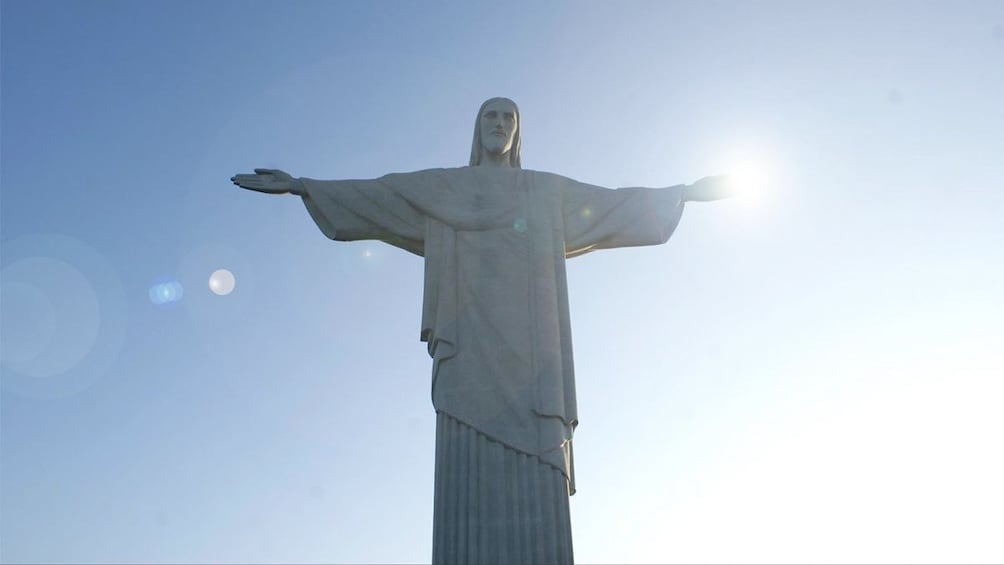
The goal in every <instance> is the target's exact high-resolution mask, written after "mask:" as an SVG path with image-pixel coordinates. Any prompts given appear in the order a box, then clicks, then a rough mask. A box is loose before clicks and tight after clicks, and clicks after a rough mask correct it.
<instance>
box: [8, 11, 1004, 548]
mask: <svg viewBox="0 0 1004 565" xmlns="http://www.w3.org/2000/svg"><path fill="white" fill-rule="evenodd" d="M0 25H2V29H0V31H2V33H0V63H2V65H0V79H2V82H0V96H2V106H0V110H2V117H0V118H2V122H0V123H2V136H0V149H2V169H0V181H2V202H0V214H2V216H0V219H2V262H3V272H2V284H3V288H2V295H0V297H2V319H3V325H2V345H3V351H2V354H3V365H2V413H0V423H2V436H0V440H2V441H0V456H2V459H0V465H2V467H0V472H2V476H0V481H2V482H0V486H2V494H0V507H2V509H0V560H2V561H3V562H5V563H6V562H11V563H14V562H17V563H36V562H45V563H52V562H80V563H96V562H100V563H118V562H131V563H144V562H178V563H194V562H199V563H206V562H211V563H216V562H221V563H222V562H250V563H267V562H300V563H313V562H335V563H338V562H347V563H366V562H373V563H385V562H423V561H428V559H429V558H430V556H431V530H432V488H433V480H432V478H433V455H434V422H435V418H434V413H433V410H432V406H431V403H430V397H429V394H430V391H429V381H430V378H429V375H430V362H429V359H428V356H427V354H426V353H425V349H424V344H422V343H420V342H419V341H418V332H419V317H420V313H421V296H422V289H421V285H422V262H421V259H420V258H417V257H415V256H411V255H408V254H407V253H405V252H402V251H400V250H397V249H394V248H391V247H389V246H386V245H384V244H381V243H379V242H356V243H350V244H345V243H335V242H332V241H330V240H328V239H326V238H325V237H324V236H323V235H322V234H321V233H320V231H319V230H318V229H317V228H316V227H315V226H314V225H313V222H312V221H311V220H310V218H309V216H308V215H307V213H306V211H305V210H304V208H303V205H302V204H301V202H300V201H299V199H297V198H295V197H273V196H266V195H262V194H256V193H251V192H246V191H241V190H239V189H237V188H236V187H234V186H232V185H231V184H230V182H229V178H230V176H231V175H233V174H235V173H238V172H251V170H252V169H253V168H255V167H275V168H282V169H285V170H287V171H289V172H291V173H292V174H294V175H297V176H309V177H314V178H370V177H376V176H380V175H382V174H385V173H388V172H400V171H410V170H417V169H423V168H430V167H449V166H461V165H465V164H466V162H467V158H468V154H469V148H470V139H471V137H470V136H471V133H472V126H473V123H474V115H475V112H476V110H477V108H478V105H479V104H480V103H481V102H482V101H483V100H484V99H486V98H488V97H491V96H508V97H510V98H512V99H514V100H515V101H516V102H517V103H518V104H519V105H520V108H521V111H522V118H523V123H522V124H521V127H522V137H523V164H524V167H526V168H530V169H538V170H546V171H552V172H556V173H560V174H564V175H567V176H570V177H573V178H576V179H578V180H581V181H584V182H589V183H593V184H598V185H603V186H609V187H619V186H668V185H673V184H679V183H690V182H693V181H695V180H696V179H698V178H700V177H703V176H706V175H709V174H715V173H721V172H728V171H730V170H735V169H738V168H741V167H744V166H748V165H751V166H753V167H754V168H757V169H759V171H760V173H761V175H762V178H763V179H765V182H764V186H763V189H762V190H759V191H756V192H753V193H750V194H748V195H747V196H746V197H743V198H737V199H734V200H731V201H728V202H718V203H695V204H688V206H687V209H686V211H685V213H684V217H683V220H682V222H681V224H680V227H679V229H678V230H677V232H676V233H675V234H674V236H673V238H672V239H671V240H670V242H669V243H668V244H667V245H664V246H660V247H647V248H636V249H625V250H613V251H602V252H598V253H595V254H590V255H587V256H585V257H582V258H578V259H574V260H571V261H570V262H569V266H568V269H569V292H570V296H571V302H572V304H571V308H572V326H573V333H574V342H575V349H576V367H577V379H578V391H579V414H580V418H581V425H580V426H579V429H578V433H577V435H576V464H577V465H576V468H577V479H578V481H577V483H578V488H579V492H578V493H577V494H576V495H575V496H574V497H573V498H572V501H571V507H572V528H573V537H574V542H575V552H576V558H577V560H578V561H580V562H583V563H602V562H617V563H621V562H629V563H630V562H639V563H641V562H652V563H667V562H869V563H874V562H946V561H947V562H1000V561H1002V560H1004V546H1002V544H1001V541H1000V533H1001V532H1002V531H1004V514H1002V513H1001V508H1004V482H1002V481H1001V479H1000V478H1001V477H1002V476H1004V450H1002V449H1001V445H1002V442H1001V431H1002V430H1004V410H1002V409H1001V406H1002V403H1004V380H1002V379H1004V352H1002V349H1004V347H1002V346H1004V292H1002V289H1004V3H1001V2H999V1H990V2H951V3H950V2H917V1H909V2H893V1H889V2H651V3H630V2H629V3H617V4H614V3H603V4H593V3H563V2H559V3H541V4H540V5H538V4H536V3H533V4H530V3H527V4H523V3H519V2H505V3H494V4H473V3H461V2H456V3H429V4H427V3H418V2H393V3H392V2H379V3H377V2H373V3H371V2H250V1H248V2H207V3H199V2H177V1H171V2H156V1H146V2H127V1H122V2H101V1H88V2H46V1H32V2H27V1H9V0H4V2H3V3H2V4H0ZM217 269H227V270H229V271H230V272H232V273H233V275H234V278H235V283H236V285H235V287H234V289H233V292H231V293H230V294H226V295H217V294H215V293H214V292H212V290H211V289H210V286H209V277H210V274H211V273H213V272H214V271H216V270H217ZM157 285H167V286H166V287H163V286H157ZM164 288H168V289H170V292H169V293H168V294H165V295H163V296H161V295H158V294H157V292H158V290H157V289H164ZM151 289H153V294H151ZM168 295H170V296H168ZM165 297H166V298H170V299H173V301H172V300H169V301H167V302H164V299H165ZM158 302H163V303H158Z"/></svg>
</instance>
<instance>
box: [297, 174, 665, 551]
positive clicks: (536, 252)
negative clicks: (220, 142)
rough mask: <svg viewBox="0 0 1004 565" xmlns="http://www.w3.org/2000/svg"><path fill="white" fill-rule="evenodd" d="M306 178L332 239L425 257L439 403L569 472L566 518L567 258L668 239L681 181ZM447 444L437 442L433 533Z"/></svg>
mask: <svg viewBox="0 0 1004 565" xmlns="http://www.w3.org/2000/svg"><path fill="white" fill-rule="evenodd" d="M301 180H302V182H303V185H304V187H305V191H306V193H305V195H304V196H303V200H304V203H305V204H306V207H307V210H308V211H309V212H310V215H311V217H312V218H313V219H314V221H315V222H316V223H317V225H318V227H319V228H320V229H321V231H322V232H323V233H324V234H325V235H326V236H328V237H329V238H331V239H334V240H339V241H353V240H360V239H377V240H382V241H385V242H387V243H389V244H391V245H395V246H397V247H400V248H402V249H405V250H407V251H409V252H412V253H415V254H418V255H421V256H423V257H425V293H424V302H423V309H422V326H421V332H420V337H421V339H422V340H423V341H425V342H427V344H428V350H429V354H430V356H431V357H432V359H433V370H432V402H433V406H434V407H435V409H436V411H437V412H439V413H441V414H445V415H447V416H449V418H450V420H449V421H450V422H453V421H456V422H457V423H459V425H462V426H468V427H470V428H471V429H472V430H473V432H476V437H482V438H484V439H485V440H486V441H490V442H493V443H497V444H498V445H500V446H503V447H505V448H506V449H508V450H513V453H520V454H526V455H529V456H532V457H535V458H537V459H539V461H540V462H541V463H543V464H546V465H549V466H550V467H552V468H553V469H554V470H556V471H558V472H560V473H561V475H562V476H563V477H564V479H565V481H566V483H567V485H566V486H567V489H566V492H565V493H563V495H562V496H564V498H565V502H564V504H565V506H564V508H565V513H566V515H567V496H568V495H569V494H572V493H574V491H575V475H574V468H573V464H572V453H571V440H572V432H573V431H574V428H575V426H576V425H577V423H578V415H577V412H576V404H575V378H574V372H573V365H572V343H571V330H570V324H569V313H568V293H567V285H566V279H565V259H566V257H574V256H577V255H581V254H583V253H587V252H590V251H593V250H596V249H605V248H613V247H626V246H638V245H653V244H659V243H663V242H665V241H666V240H667V239H668V238H669V236H670V235H671V234H672V232H673V230H674V229H675V228H676V225H677V223H678V222H679V220H680V216H681V214H682V212H683V200H682V193H683V191H682V188H683V187H682V185H681V186H675V187H670V188H663V189H650V188H621V189H617V190H611V189H607V188H602V187H597V186H592V185H588V184H584V183H580V182H577V181H574V180H572V179H569V178H566V177H563V176H560V175H556V174H551V173H544V172H538V171H530V170H523V169H512V168H495V167H460V168H453V169H429V170H424V171H417V172H413V173H400V174H390V175H386V176H383V177H381V178H378V179H372V180H339V181H321V180H313V179H301ZM443 421H444V420H442V419H441V420H440V425H442V424H441V422H443ZM473 432H472V433H473ZM447 436H448V435H447ZM447 436H444V435H443V434H442V433H439V435H438V439H437V483H436V484H437V487H436V488H437V494H436V501H437V511H436V514H437V518H436V519H437V527H438V525H439V524H438V520H439V515H440V506H441V504H440V502H441V500H440V498H441V493H440V492H439V491H440V489H441V488H447V487H446V485H440V478H439V475H440V474H441V473H440V471H441V469H440V466H441V461H440V460H439V457H438V453H439V451H440V447H444V448H445V447H446V446H439V445H438V442H440V441H445V440H444V439H443V438H444V437H447ZM448 437H453V436H448ZM458 437H459V436H458ZM464 437H466V436H464ZM471 437H475V436H471ZM446 452H450V450H449V449H446V451H444V453H446ZM443 464H444V465H445V463H443ZM486 471H487V470H486ZM450 474H455V473H454V472H452V471H451V473H450ZM465 476H467V475H465ZM548 480H550V479H548ZM496 488H503V489H504V486H503V485H499V486H498V487H496ZM444 504H445V503H444ZM559 514H560V512H559ZM565 523H566V524H567V519H566V520H565ZM437 535H438V534H437ZM437 539H438V537H437ZM569 539H570V538H569ZM570 543H571V542H570V541H569V552H570ZM570 555H571V554H570V553H569V559H570ZM437 561H439V560H437ZM459 561H470V562H474V561H478V560H477V559H473V558H472V557H471V556H470V555H466V554H465V556H464V557H462V558H459ZM488 561H491V559H488ZM560 561H562V560H561V559H559V562H560Z"/></svg>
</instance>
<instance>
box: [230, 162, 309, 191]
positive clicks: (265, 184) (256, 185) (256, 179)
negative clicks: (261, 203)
mask: <svg viewBox="0 0 1004 565" xmlns="http://www.w3.org/2000/svg"><path fill="white" fill-rule="evenodd" d="M230 180H231V182H233V183H234V184H236V185H237V186H239V187H241V188H246V189H248V190H256V191H258V192H264V193H267V194H288V193H292V194H296V195H298V196H301V195H303V194H304V190H303V184H302V183H301V182H300V179H297V178H293V177H292V176H291V175H290V174H289V173H287V172H285V171H280V170H279V169H255V170H254V174H253V175H248V174H239V175H234V176H232V177H230Z"/></svg>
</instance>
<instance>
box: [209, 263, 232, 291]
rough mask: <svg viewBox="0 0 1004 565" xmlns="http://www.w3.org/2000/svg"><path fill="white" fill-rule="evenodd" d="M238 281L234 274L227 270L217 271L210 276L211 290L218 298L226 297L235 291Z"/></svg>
mask: <svg viewBox="0 0 1004 565" xmlns="http://www.w3.org/2000/svg"><path fill="white" fill-rule="evenodd" d="M236 285H237V279H235V278H234V274H233V273H231V272H230V271H228V270H226V269H217V270H215V271H213V274H211V275H209V290H211V291H213V294H216V295H218V296H226V295H228V294H230V293H231V292H233V291H234V286H236Z"/></svg>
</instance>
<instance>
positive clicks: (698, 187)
mask: <svg viewBox="0 0 1004 565" xmlns="http://www.w3.org/2000/svg"><path fill="white" fill-rule="evenodd" d="M735 195H736V187H735V183H734V182H733V179H732V178H731V177H730V176H729V175H714V176H711V177H704V178H703V179H701V180H699V181H697V182H695V183H694V184H692V185H689V186H687V188H686V189H685V192H684V197H683V198H684V200H691V201H695V202H710V201H712V200H721V199H722V198H729V197H730V196H735Z"/></svg>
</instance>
